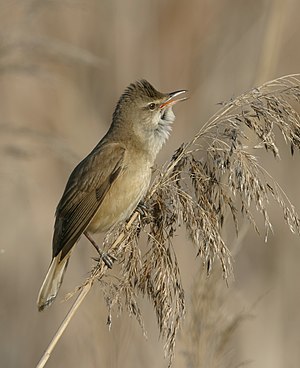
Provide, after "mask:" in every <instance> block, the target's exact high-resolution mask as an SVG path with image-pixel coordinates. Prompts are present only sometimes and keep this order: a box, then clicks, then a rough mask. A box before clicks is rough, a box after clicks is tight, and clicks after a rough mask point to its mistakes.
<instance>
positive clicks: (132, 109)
mask: <svg viewBox="0 0 300 368" xmlns="http://www.w3.org/2000/svg"><path fill="white" fill-rule="evenodd" d="M186 92H187V91H186V90H178V91H175V92H171V93H162V92H159V91H157V90H156V89H155V88H154V87H153V86H152V85H151V84H150V83H149V82H148V81H147V80H145V79H143V80H138V81H137V82H134V83H131V84H130V85H129V86H128V87H127V88H126V89H125V91H124V92H123V94H122V95H121V97H120V99H119V101H118V102H117V105H116V108H115V110H114V113H113V115H112V122H111V125H110V127H109V129H108V131H107V133H106V134H105V135H104V137H103V138H102V139H101V140H100V142H99V143H98V144H97V145H96V146H95V148H94V149H93V150H92V151H91V152H90V153H89V154H88V155H87V156H86V157H85V158H84V159H83V160H82V161H81V162H80V163H79V164H78V165H77V166H76V167H75V168H74V170H73V171H72V173H71V174H70V177H69V179H68V181H67V184H66V187H65V190H64V192H63V195H62V197H61V199H60V201H59V203H58V205H57V208H56V213H55V223H54V233H53V240H52V260H51V263H50V266H49V268H48V272H47V274H46V277H45V279H44V281H43V283H42V286H41V289H40V292H39V295H38V299H37V306H38V310H39V311H42V310H44V309H45V308H46V307H49V306H50V305H51V304H52V303H53V301H54V300H55V298H56V296H57V293H58V291H59V289H60V286H61V283H62V281H63V276H64V273H65V271H66V268H67V265H68V262H69V259H70V255H71V252H72V250H73V247H74V245H75V244H76V243H77V242H78V241H79V238H80V237H81V236H82V235H85V236H86V237H87V238H88V240H89V241H90V242H91V243H92V245H93V246H94V247H95V248H96V249H97V250H98V252H99V254H100V255H101V257H102V259H103V261H104V262H105V264H106V265H107V267H112V263H113V262H114V261H115V258H114V257H112V256H109V255H108V254H106V253H104V252H102V251H101V250H100V248H99V247H98V245H97V244H96V242H95V241H94V240H93V237H92V234H95V233H100V232H101V233H102V232H107V231H108V230H110V229H111V228H113V227H114V226H115V225H117V224H120V223H121V222H122V221H125V220H126V219H128V217H129V216H130V215H131V214H132V213H133V212H134V210H135V209H136V208H137V206H138V204H139V203H140V202H141V201H142V199H143V198H144V196H145V194H146V192H147V190H148V188H149V185H150V180H151V175H152V168H153V165H154V161H155V159H156V156H157V154H158V153H159V151H160V150H161V148H162V146H163V144H164V143H165V142H166V140H167V139H168V137H169V134H170V132H171V130H172V123H173V122H174V120H175V115H174V113H173V110H172V107H173V106H174V105H175V104H176V103H178V102H179V101H183V100H185V99H186V98H187V97H182V94H184V93H186ZM178 96H180V97H178Z"/></svg>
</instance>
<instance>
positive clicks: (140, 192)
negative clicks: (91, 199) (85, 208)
mask: <svg viewBox="0 0 300 368" xmlns="http://www.w3.org/2000/svg"><path fill="white" fill-rule="evenodd" d="M150 179H151V168H150V167H149V166H148V165H140V167H139V166H138V165H135V164H133V165H132V164H131V165H129V166H128V167H127V168H126V169H125V170H124V171H123V172H122V173H121V174H120V176H119V177H118V178H117V179H116V180H115V182H114V183H113V184H112V186H111V188H110V189H109V191H108V192H107V194H106V195H105V198H104V200H103V202H102V203H101V205H100V207H99V210H98V211H97V213H96V215H95V216H94V218H93V220H92V221H91V223H90V225H89V226H88V228H87V230H88V231H90V232H92V233H95V232H104V231H107V230H108V229H110V228H111V227H112V226H114V225H116V224H117V223H119V222H121V221H123V220H125V219H126V218H127V217H129V216H130V215H131V213H132V212H133V211H134V209H135V208H136V206H137V205H138V203H139V202H140V201H141V199H142V198H143V197H144V195H145V194H146V192H147V189H148V187H149V183H150Z"/></svg>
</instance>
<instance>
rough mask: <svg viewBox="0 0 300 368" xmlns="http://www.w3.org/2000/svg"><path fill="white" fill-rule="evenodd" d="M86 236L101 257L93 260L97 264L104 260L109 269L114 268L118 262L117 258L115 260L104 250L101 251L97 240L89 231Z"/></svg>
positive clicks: (85, 233)
mask: <svg viewBox="0 0 300 368" xmlns="http://www.w3.org/2000/svg"><path fill="white" fill-rule="evenodd" d="M84 235H85V236H86V237H87V239H88V240H89V241H90V243H91V244H92V245H93V247H94V248H95V249H96V250H97V252H98V253H99V256H100V257H99V258H93V259H94V260H95V261H97V262H100V260H101V259H102V261H103V262H104V263H105V265H106V266H107V267H108V268H112V266H113V263H114V262H115V261H116V260H117V258H115V257H114V256H112V255H111V254H108V253H106V252H104V251H103V250H102V249H100V247H99V245H98V244H97V243H96V242H95V240H94V239H93V238H92V236H91V235H90V234H89V233H88V232H87V231H85V232H84Z"/></svg>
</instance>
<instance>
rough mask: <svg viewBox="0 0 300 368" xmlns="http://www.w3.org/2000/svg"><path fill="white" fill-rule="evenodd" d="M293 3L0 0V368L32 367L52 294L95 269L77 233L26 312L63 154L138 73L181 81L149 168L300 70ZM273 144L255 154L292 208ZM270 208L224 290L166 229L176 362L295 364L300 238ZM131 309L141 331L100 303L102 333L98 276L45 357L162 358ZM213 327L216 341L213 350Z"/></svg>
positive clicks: (83, 145) (46, 258)
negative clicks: (45, 290) (173, 278)
mask: <svg viewBox="0 0 300 368" xmlns="http://www.w3.org/2000/svg"><path fill="white" fill-rule="evenodd" d="M299 14H300V2H299V1H296V0H286V1H282V0H270V1H268V0H252V1H246V0H222V1H220V0H197V1H196V0H190V1H185V2H183V1H179V0H160V1H159V0H153V1H145V0H123V1H114V0H110V1H108V0H85V1H84V0H30V1H29V0H10V1H4V0H1V1H0V152H1V155H0V178H1V180H0V203H1V206H0V220H1V221H0V224H1V225H0V229H1V243H0V293H1V294H0V295H1V303H0V325H1V329H0V331H1V333H0V361H1V364H0V365H1V367H9V368H10V367H24V368H29V367H34V366H35V365H36V364H37V362H38V360H39V358H40V356H41V355H42V353H43V351H44V349H45V348H46V346H47V344H48V343H49V341H50V339H51V338H52V336H53V334H54V332H55V331H56V329H57V327H58V326H59V324H60V322H61V321H62V319H63V317H64V316H65V314H66V312H67V310H68V308H69V307H70V305H71V302H72V301H71V302H70V301H68V302H62V300H63V297H64V295H65V294H66V293H67V292H70V291H72V290H73V289H74V287H75V286H76V285H79V284H80V283H81V282H82V281H83V280H84V279H85V277H86V276H87V274H88V272H89V270H90V269H91V267H92V265H93V261H92V259H91V257H92V256H93V255H94V252H93V250H92V249H91V247H90V246H89V245H88V244H87V242H86V241H85V240H84V239H82V240H81V241H80V243H79V244H78V246H77V247H76V250H75V251H74V252H73V255H72V259H71V262H70V265H69V267H68V272H67V274H66V277H65V281H64V284H63V286H62V289H61V292H60V294H59V297H58V300H57V301H56V303H55V304H54V305H53V306H52V308H51V309H49V310H47V311H45V312H43V313H38V311H37V308H36V305H35V303H36V297H37V294H38V290H39V288H40V286H41V283H42V280H43V278H44V276H45V273H46V271H47V268H48V265H49V263H50V258H51V239H52V229H53V222H54V212H55V207H56V205H57V203H58V200H59V199H60V196H61V194H62V191H63V189H64V185H65V182H66V180H67V178H68V176H69V174H70V171H71V170H72V168H73V167H74V165H75V164H76V163H77V162H78V161H79V160H80V159H82V158H83V157H84V156H85V155H86V154H87V153H88V152H89V151H90V150H91V149H92V148H93V147H94V145H95V144H96V143H97V142H98V140H99V139H100V138H101V137H102V135H103V134H104V133H105V132H106V130H107V128H108V127H109V125H110V121H111V115H112V112H113V109H114V106H115V104H116V102H117V99H118V98H119V96H120V94H121V93H122V91H123V89H124V88H125V87H126V86H127V85H128V84H129V83H130V82H132V81H135V80H137V79H140V78H146V79H148V80H149V81H150V82H151V83H153V85H154V86H155V87H156V88H157V89H159V90H161V91H164V92H168V91H173V90H176V89H188V90H189V91H190V99H189V100H188V101H187V102H185V103H184V104H180V105H178V106H176V111H175V112H176V115H177V121H176V124H175V126H174V130H173V133H172V135H171V138H170V139H169V141H168V143H167V145H166V146H165V147H164V149H163V150H162V152H161V153H160V155H159V159H158V164H161V163H163V162H164V161H166V160H167V159H168V158H169V157H170V155H171V154H172V152H173V151H174V150H175V149H176V148H177V147H178V146H179V145H180V144H181V143H182V142H183V141H188V140H189V139H191V138H192V137H193V135H194V134H195V133H196V132H197V131H198V130H199V128H200V127H201V125H202V124H204V122H205V121H206V120H207V119H208V118H209V117H210V116H211V115H212V114H213V113H214V112H216V111H217V109H218V108H219V107H218V105H217V103H219V102H221V101H224V100H229V99H231V98H233V97H235V96H237V95H239V94H240V93H242V92H244V91H246V90H249V89H250V88H252V87H254V86H257V85H259V84H261V83H263V82H265V81H267V80H270V79H273V78H275V77H279V76H282V75H285V74H291V73H297V72H300V49H299V37H300V24H299ZM282 149H283V150H282V152H281V157H282V159H281V160H280V161H279V160H278V161H275V160H273V158H272V157H271V156H270V157H269V156H268V155H265V156H264V157H263V158H262V163H263V165H265V166H267V167H268V169H269V171H270V172H271V173H272V174H273V175H274V176H275V177H276V178H277V180H278V181H279V183H280V184H281V185H282V187H283V189H284V190H285V191H286V192H287V193H288V195H289V197H290V199H291V200H292V202H293V203H294V204H295V206H296V208H298V210H300V198H299V181H300V174H299V170H298V167H299V162H300V161H299V160H300V157H299V153H298V152H296V154H295V156H294V157H293V158H291V157H290V155H289V149H288V147H282ZM270 210H271V219H272V221H273V225H274V234H273V235H271V236H270V239H269V242H268V244H265V243H264V241H263V237H258V236H257V235H256V234H254V232H253V231H252V230H251V229H250V230H251V231H249V232H246V231H245V230H246V229H245V228H243V227H242V236H241V237H240V238H239V239H238V240H237V241H236V240H234V242H238V247H237V248H236V249H238V251H236V252H235V263H234V268H235V281H232V282H230V285H229V288H227V287H226V284H225V283H224V282H223V281H222V280H221V282H220V281H219V280H220V277H216V278H215V276H213V277H212V278H211V279H210V280H207V279H206V278H205V277H203V276H201V275H200V274H199V265H200V260H199V259H196V258H195V252H194V249H193V247H192V246H191V245H190V244H189V242H188V241H187V240H186V238H185V237H184V236H178V237H177V238H176V239H175V241H174V246H175V249H176V251H177V254H178V258H179V262H180V267H181V271H182V279H183V284H184V287H185V290H186V300H187V316H186V319H185V321H184V322H183V325H182V329H181V332H180V334H179V336H178V339H177V344H176V357H175V361H174V367H175V368H177V367H192V368H193V367H237V366H238V365H239V364H242V363H247V362H248V363H249V366H251V367H259V368H260V367H263V368H269V367H270V368H271V367H272V368H279V367H299V366H300V349H299V346H300V332H299V331H300V313H299V307H300V288H299V284H298V281H297V280H299V278H300V267H299V260H300V244H299V238H297V237H296V236H293V235H292V234H290V233H289V230H288V228H287V226H286V225H285V224H284V223H283V219H282V216H281V213H280V211H278V209H277V208H276V207H274V208H273V207H272V206H271V208H270ZM228 232H229V233H231V232H233V229H229V230H228ZM99 239H101V236H100V237H99ZM231 239H232V238H231ZM229 245H230V246H231V244H229ZM212 291H213V292H212ZM195 300H196V301H197V302H196V303H195ZM141 306H142V310H143V314H144V319H145V327H146V330H147V333H148V339H147V340H146V339H145V338H144V337H143V334H142V331H141V330H140V328H139V326H138V324H137V322H136V321H135V320H134V319H132V318H129V317H128V316H127V314H126V312H124V313H114V314H113V321H112V329H111V331H108V328H107V326H106V319H107V309H106V306H105V303H104V301H103V297H102V294H101V290H100V286H99V285H97V284H96V285H95V287H94V288H93V290H92V292H91V293H90V294H89V295H88V297H87V299H86V300H85V301H84V303H83V305H82V306H81V307H80V309H79V311H78V312H77V314H76V316H75V317H74V319H73V320H72V322H71V323H70V325H69V327H68V329H67V331H66V332H65V334H64V335H63V337H62V339H61V340H60V342H59V344H58V345H57V347H56V349H55V350H54V352H53V354H52V356H51V357H50V360H49V362H48V364H47V367H49V368H52V367H86V368H90V367H166V366H167V360H165V359H164V357H163V343H162V341H161V340H159V333H158V330H157V326H156V320H155V315H154V311H153V308H152V306H151V305H150V304H149V302H148V301H147V300H143V301H141ZM195 316H196V317H197V318H195ZM240 316H241V318H239V317H240ZM244 317H245V318H244ZM248 317H249V318H248ZM191 329H193V331H192V330H191ZM195 331H196V333H195ZM220 331H221V332H220ZM224 331H225V332H224ZM192 332H193V333H192ZM222 334H223V335H222ZM191 336H192V337H193V338H191ZM194 336H197V337H194ZM220 337H222V338H223V339H224V340H226V343H224V344H223V346H224V347H225V348H224V349H223V350H222V349H221V351H220V349H219V350H218V349H216V348H215V347H214V344H217V341H218V339H220ZM214 349H215V350H214ZM193 354H194V355H193ZM192 355H193V356H194V358H195V359H191V356H192ZM197 355H198V357H197Z"/></svg>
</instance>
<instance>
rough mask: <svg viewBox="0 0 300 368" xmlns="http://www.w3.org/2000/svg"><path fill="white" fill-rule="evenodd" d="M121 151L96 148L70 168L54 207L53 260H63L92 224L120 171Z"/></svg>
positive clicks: (117, 147)
mask: <svg viewBox="0 0 300 368" xmlns="http://www.w3.org/2000/svg"><path fill="white" fill-rule="evenodd" d="M124 155H125V148H124V147H123V146H122V145H120V144H118V143H110V144H106V145H102V146H99V147H96V149H94V150H93V151H92V152H91V153H90V155H88V156H87V157H86V158H85V159H84V160H83V161H81V162H80V163H79V165H78V166H77V167H76V168H75V169H74V171H73V172H72V174H71V175H70V178H69V180H68V183H67V185H66V188H65V191H64V193H63V195H62V198H61V200H60V202H59V204H58V206H57V210H56V220H55V226H54V235H53V257H55V256H57V255H58V254H59V253H60V252H61V251H62V253H61V259H63V258H64V257H65V256H66V255H67V254H68V253H69V251H70V250H71V248H72V247H73V246H74V244H75V243H76V242H77V241H78V239H79V237H80V236H81V235H82V233H83V232H84V231H85V229H86V228H87V227H88V225H89V223H90V222H91V221H92V219H93V217H94V216H95V214H96V212H97V210H98V209H99V207H100V206H101V203H102V201H103V199H104V197H105V195H106V193H107V192H108V191H109V189H110V187H111V185H112V184H113V182H114V181H115V180H116V179H117V178H118V176H119V175H120V173H121V172H122V169H123V161H124Z"/></svg>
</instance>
